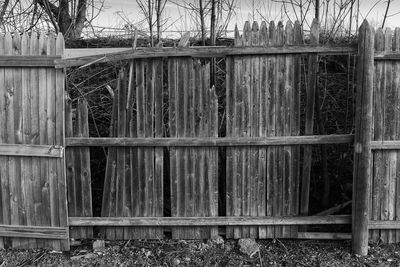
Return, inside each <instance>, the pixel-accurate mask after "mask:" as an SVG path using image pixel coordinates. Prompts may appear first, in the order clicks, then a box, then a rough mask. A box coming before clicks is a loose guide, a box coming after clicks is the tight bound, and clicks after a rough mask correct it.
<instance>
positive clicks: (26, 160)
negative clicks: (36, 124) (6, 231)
mask: <svg viewBox="0 0 400 267" xmlns="http://www.w3.org/2000/svg"><path fill="white" fill-rule="evenodd" d="M29 44H30V38H29V36H28V34H27V33H24V34H23V35H22V39H21V55H29V54H30V48H29ZM31 85H32V83H31V81H30V69H29V68H22V73H21V87H20V90H21V111H20V112H21V113H22V114H21V115H22V117H21V120H22V122H21V126H20V127H21V128H20V130H21V141H22V143H23V144H30V143H31V141H30V136H31V121H32V119H31V98H30V94H31V90H32V88H31V87H30V86H31ZM20 171H21V193H22V195H21V197H22V205H23V207H24V211H25V212H24V216H26V225H35V222H34V221H33V219H34V216H33V215H34V210H33V191H32V180H33V177H32V158H31V157H21V170H20ZM26 246H28V247H30V248H35V247H36V240H35V239H26Z"/></svg>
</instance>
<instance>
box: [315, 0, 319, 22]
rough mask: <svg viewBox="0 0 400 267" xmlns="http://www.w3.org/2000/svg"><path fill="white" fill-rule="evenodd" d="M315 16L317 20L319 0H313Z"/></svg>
mask: <svg viewBox="0 0 400 267" xmlns="http://www.w3.org/2000/svg"><path fill="white" fill-rule="evenodd" d="M315 18H316V19H317V20H318V21H319V0H315Z"/></svg>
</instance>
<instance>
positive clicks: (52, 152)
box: [0, 144, 64, 158]
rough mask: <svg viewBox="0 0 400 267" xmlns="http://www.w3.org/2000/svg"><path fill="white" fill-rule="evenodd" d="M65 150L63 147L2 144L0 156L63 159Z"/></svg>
mask: <svg viewBox="0 0 400 267" xmlns="http://www.w3.org/2000/svg"><path fill="white" fill-rule="evenodd" d="M63 150H64V149H63V147H61V146H50V145H22V144H0V156H23V157H48V158H62V157H63V154H64V153H63Z"/></svg>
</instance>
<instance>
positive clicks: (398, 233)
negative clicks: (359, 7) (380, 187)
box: [393, 27, 400, 243]
mask: <svg viewBox="0 0 400 267" xmlns="http://www.w3.org/2000/svg"><path fill="white" fill-rule="evenodd" d="M393 41H394V42H393V51H396V52H399V51H400V28H398V27H397V28H396V29H395V30H394V36H393ZM393 68H394V70H393V75H394V79H393V88H394V89H395V92H396V96H395V98H396V106H395V110H394V112H395V115H394V120H395V121H396V122H397V123H396V124H395V136H394V138H395V139H396V140H399V139H400V123H398V121H399V120H400V109H399V108H398V107H399V103H400V93H399V91H398V90H396V88H399V87H400V62H399V61H396V62H394V64H393ZM395 153H396V157H397V162H396V174H395V177H400V152H399V151H396V152H395ZM394 186H395V192H394V198H395V199H394V202H395V203H394V205H395V211H394V219H395V220H400V179H395V185H394ZM395 242H396V243H398V242H400V230H395Z"/></svg>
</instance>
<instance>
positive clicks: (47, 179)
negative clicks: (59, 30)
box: [0, 33, 69, 250]
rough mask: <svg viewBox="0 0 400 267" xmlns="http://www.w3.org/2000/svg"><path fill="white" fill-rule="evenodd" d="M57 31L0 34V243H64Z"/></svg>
mask: <svg viewBox="0 0 400 267" xmlns="http://www.w3.org/2000/svg"><path fill="white" fill-rule="evenodd" d="M63 50H64V40H63V37H62V36H61V35H59V36H58V37H57V39H56V38H55V36H51V35H49V36H46V35H45V34H41V35H40V37H38V36H37V35H36V34H35V33H32V35H31V36H28V34H23V35H22V37H20V35H18V34H15V35H14V36H11V34H9V33H7V34H6V35H1V36H0V58H1V62H0V96H1V97H0V107H1V112H0V180H1V190H0V194H1V198H0V223H1V226H0V236H1V238H0V247H1V248H3V247H10V246H12V247H14V248H36V247H49V248H53V249H57V250H60V249H62V250H68V249H69V241H68V228H67V224H68V220H67V219H68V215H67V202H66V201H67V200H66V184H65V176H64V158H63V147H64V113H63V103H64V100H63V99H64V72H63V70H62V69H55V68H54V60H55V59H59V58H61V55H62V54H63Z"/></svg>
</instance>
